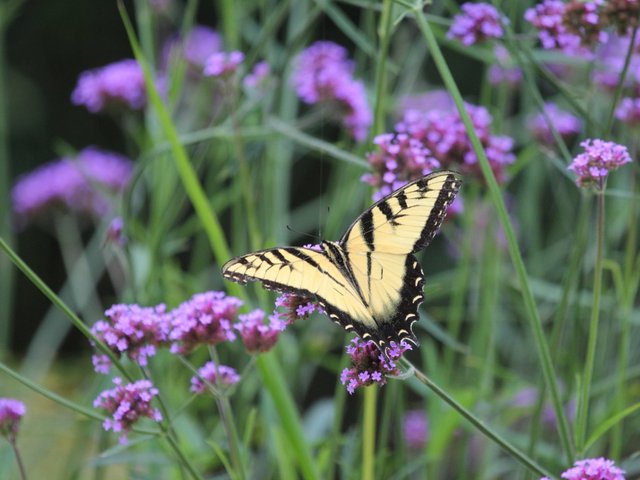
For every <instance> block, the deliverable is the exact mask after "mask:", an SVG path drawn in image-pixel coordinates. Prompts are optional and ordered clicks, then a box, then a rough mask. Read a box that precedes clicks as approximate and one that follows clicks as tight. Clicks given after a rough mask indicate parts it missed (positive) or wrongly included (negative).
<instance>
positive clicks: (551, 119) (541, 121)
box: [528, 102, 582, 147]
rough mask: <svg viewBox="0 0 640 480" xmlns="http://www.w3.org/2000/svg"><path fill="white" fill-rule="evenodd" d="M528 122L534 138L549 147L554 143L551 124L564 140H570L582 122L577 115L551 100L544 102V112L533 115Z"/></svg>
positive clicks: (577, 131)
mask: <svg viewBox="0 0 640 480" xmlns="http://www.w3.org/2000/svg"><path fill="white" fill-rule="evenodd" d="M528 123H529V125H528V126H529V128H530V129H531V131H532V133H533V136H534V138H535V139H536V140H537V141H538V142H540V143H542V144H543V145H546V146H549V147H551V146H553V145H555V144H556V141H555V138H554V137H553V133H552V129H551V126H553V128H554V129H555V130H556V132H557V133H558V135H560V137H561V138H562V139H563V140H564V141H565V142H568V141H570V140H572V139H573V138H574V137H575V136H576V135H577V134H578V133H579V132H580V129H581V128H582V122H581V121H580V119H579V118H578V117H576V116H575V115H573V114H571V113H569V112H567V111H565V110H562V109H560V108H559V107H558V106H557V105H556V104H555V103H553V102H547V103H545V104H544V113H543V112H540V113H538V114H536V115H534V116H533V117H531V118H530V119H529V122H528Z"/></svg>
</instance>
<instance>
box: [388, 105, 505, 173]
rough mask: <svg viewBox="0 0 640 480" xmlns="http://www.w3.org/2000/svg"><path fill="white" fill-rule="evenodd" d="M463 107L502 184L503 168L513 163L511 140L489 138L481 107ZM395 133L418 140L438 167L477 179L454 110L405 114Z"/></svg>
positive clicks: (487, 119) (472, 155)
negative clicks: (470, 175) (460, 172)
mask: <svg viewBox="0 0 640 480" xmlns="http://www.w3.org/2000/svg"><path fill="white" fill-rule="evenodd" d="M465 106H466V109H467V112H468V114H469V116H470V117H471V122H472V123H473V126H474V129H475V131H476V134H477V135H478V137H479V139H480V142H481V143H482V145H483V146H484V149H485V152H486V154H487V158H488V160H489V164H490V165H491V168H492V170H493V172H494V174H495V175H496V178H497V179H498V181H504V179H505V177H506V172H505V168H506V167H507V166H508V165H510V164H511V163H513V162H514V161H515V156H514V155H513V153H512V152H511V149H512V148H513V139H512V138H511V137H507V136H498V135H492V134H491V122H492V118H491V115H490V114H489V112H488V111H487V110H486V109H485V108H484V107H480V106H476V105H471V104H465ZM396 132H400V133H406V134H408V135H409V136H410V137H411V138H414V139H417V140H419V141H420V142H421V143H422V144H423V145H424V146H425V147H426V148H427V149H428V150H429V151H430V152H431V155H432V156H433V157H434V158H435V159H436V160H438V161H439V162H440V165H442V167H445V168H447V167H453V168H457V169H459V170H462V172H463V173H466V174H473V175H477V176H481V171H480V166H479V165H478V160H477V158H476V155H475V153H474V152H473V148H472V146H471V141H470V140H469V137H468V135H467V131H466V129H465V126H464V124H463V123H462V119H461V118H460V114H459V113H458V110H457V109H456V108H449V109H442V110H440V109H438V110H435V109H434V110H428V111H418V110H408V111H406V112H405V114H404V117H403V118H402V120H401V121H400V122H399V123H398V124H397V125H396Z"/></svg>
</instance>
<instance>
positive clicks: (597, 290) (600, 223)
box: [575, 190, 605, 453]
mask: <svg viewBox="0 0 640 480" xmlns="http://www.w3.org/2000/svg"><path fill="white" fill-rule="evenodd" d="M604 199H605V197H604V192H603V191H602V190H599V191H598V192H597V194H596V204H597V210H596V260H595V268H594V272H593V301H592V304H591V319H590V321H589V339H588V341H587V357H586V360H585V364H584V373H583V376H582V383H581V391H580V403H579V406H578V415H577V419H576V433H575V434H576V447H577V449H578V452H580V453H583V448H584V440H585V436H586V433H587V423H588V418H589V394H590V391H591V382H592V379H593V366H594V363H595V358H596V346H597V343H598V323H599V320H600V296H601V294H602V261H603V256H604V217H605V214H604Z"/></svg>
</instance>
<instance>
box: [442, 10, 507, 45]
mask: <svg viewBox="0 0 640 480" xmlns="http://www.w3.org/2000/svg"><path fill="white" fill-rule="evenodd" d="M460 10H461V11H462V13H460V14H458V15H456V16H455V17H454V18H453V23H452V24H451V27H450V28H449V31H448V32H447V37H448V38H454V39H457V40H460V41H461V42H462V44H463V45H467V46H468V45H474V44H476V43H480V42H482V41H484V40H487V39H489V38H502V36H503V35H504V31H503V29H502V25H501V17H500V14H499V13H498V10H496V8H495V7H494V6H493V5H490V4H488V3H482V2H479V3H464V4H463V5H462V6H461V7H460Z"/></svg>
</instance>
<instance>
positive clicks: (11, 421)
mask: <svg viewBox="0 0 640 480" xmlns="http://www.w3.org/2000/svg"><path fill="white" fill-rule="evenodd" d="M25 413H27V407H25V405H24V403H22V402H21V401H19V400H16V399H15V398H0V435H2V436H3V437H5V438H6V439H7V440H9V442H12V443H13V442H14V441H15V438H16V435H17V434H18V427H19V424H20V420H22V417H24V415H25Z"/></svg>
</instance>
